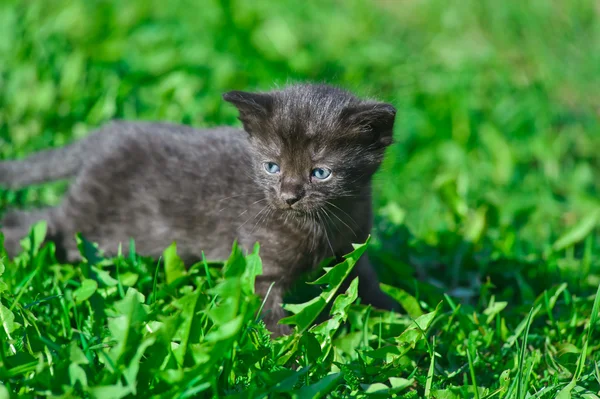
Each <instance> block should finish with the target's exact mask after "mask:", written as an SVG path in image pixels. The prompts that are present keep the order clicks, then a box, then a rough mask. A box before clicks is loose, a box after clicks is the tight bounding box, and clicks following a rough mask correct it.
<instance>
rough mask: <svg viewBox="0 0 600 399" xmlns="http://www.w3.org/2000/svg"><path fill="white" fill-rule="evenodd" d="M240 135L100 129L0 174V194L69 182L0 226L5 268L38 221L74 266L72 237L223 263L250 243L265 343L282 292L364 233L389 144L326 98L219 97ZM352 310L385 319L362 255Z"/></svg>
mask: <svg viewBox="0 0 600 399" xmlns="http://www.w3.org/2000/svg"><path fill="white" fill-rule="evenodd" d="M223 98H224V99H225V101H228V102H230V103H232V104H233V105H235V106H236V107H237V108H238V110H239V119H240V120H241V121H242V124H243V127H244V130H245V132H244V131H242V130H241V129H236V128H231V127H218V128H213V129H201V130H197V129H193V128H191V127H186V126H181V125H174V124H163V123H142V122H113V123H111V124H109V125H107V126H105V127H103V128H101V129H99V130H98V131H96V132H93V133H92V134H90V135H89V136H88V137H87V138H84V139H82V140H80V141H78V142H75V143H73V144H71V145H69V146H67V147H64V148H60V149H52V150H48V151H43V152H39V153H36V154H34V155H32V156H30V157H29V158H26V159H24V160H16V161H4V162H0V186H5V187H9V188H17V187H22V186H25V185H29V184H34V183H41V182H46V181H50V180H56V179H62V178H71V177H72V178H73V183H72V184H71V186H70V188H69V191H68V193H67V194H66V197H65V198H64V200H63V201H62V203H61V204H60V205H59V206H57V207H54V208H47V209H40V210H36V211H33V212H13V213H11V214H9V215H7V217H6V218H5V219H4V220H3V221H2V223H1V224H2V226H3V227H2V232H3V233H4V235H5V246H6V249H7V251H8V253H9V255H10V256H14V255H15V254H16V253H18V252H19V250H20V249H19V240H20V239H21V238H22V237H23V236H25V235H27V233H28V229H29V227H30V225H31V224H32V223H33V222H35V221H38V220H42V219H43V220H46V221H47V224H48V237H49V239H50V240H53V241H54V242H55V243H56V245H57V249H59V250H60V251H61V252H62V253H63V255H64V258H65V259H66V260H68V261H76V260H77V259H78V258H79V252H78V250H77V247H76V243H75V239H74V236H75V234H76V233H77V232H80V233H82V234H83V235H84V237H86V238H87V239H88V240H90V241H93V242H97V243H98V244H99V247H100V249H102V250H103V251H104V253H105V254H107V255H115V253H116V251H117V248H118V246H119V244H122V246H123V250H124V251H127V250H128V243H129V239H130V238H134V239H135V242H136V250H137V251H138V252H139V253H140V254H142V255H147V256H154V257H158V256H160V255H161V253H162V251H163V250H164V249H165V248H166V247H167V246H168V245H169V244H170V243H171V242H172V241H176V242H177V250H178V253H179V255H180V256H181V258H182V259H183V260H184V261H185V262H187V263H189V262H194V261H197V260H199V258H200V256H201V250H204V252H205V254H206V256H207V257H208V258H210V259H225V258H226V257H227V256H228V254H229V251H230V249H231V244H232V242H233V241H234V240H235V239H237V240H238V242H239V243H240V245H241V246H243V247H245V248H246V249H250V248H252V246H253V245H254V243H255V242H257V241H258V242H260V243H261V257H262V260H263V263H264V264H263V270H264V274H263V275H262V276H261V277H260V278H259V279H258V280H257V287H256V288H257V292H259V293H260V294H261V295H263V296H264V295H265V293H266V292H267V290H268V288H269V286H270V285H271V283H273V282H275V285H274V287H273V289H272V290H271V292H270V294H269V297H268V299H267V303H266V307H265V309H268V310H269V311H268V312H267V314H266V315H265V321H266V323H267V326H268V327H269V329H271V330H272V331H274V332H275V333H276V334H281V333H286V332H287V331H288V329H287V327H286V326H283V325H278V324H277V321H278V320H279V319H280V318H281V317H282V316H284V312H283V309H282V308H281V307H280V303H281V301H282V295H283V292H284V290H285V289H286V288H288V287H289V286H290V284H291V283H292V282H293V281H294V280H295V279H296V278H297V277H298V275H299V274H301V273H303V272H305V271H308V270H310V269H311V268H313V267H315V266H316V265H318V264H319V263H320V262H321V261H322V260H323V259H324V258H326V257H328V256H332V255H334V256H336V257H341V256H342V255H344V254H346V253H348V252H350V251H351V250H352V247H351V243H353V242H363V241H364V240H365V239H366V238H367V236H368V234H369V232H370V230H371V177H372V175H373V174H374V173H375V171H376V170H377V169H378V167H379V165H380V163H381V161H382V158H383V156H384V150H385V148H386V147H387V146H388V145H389V144H391V142H392V129H393V125H394V119H395V114H396V110H395V108H394V107H393V106H392V105H390V104H386V103H381V102H376V101H371V100H361V99H358V98H357V97H355V96H354V95H352V94H350V93H349V92H347V91H344V90H341V89H338V88H334V87H331V86H327V85H310V84H305V85H294V86H288V87H286V88H284V89H283V90H280V91H273V92H266V93H248V92H241V91H231V92H228V93H225V94H224V95H223ZM355 271H356V273H357V275H358V276H359V278H360V283H359V287H360V292H359V294H360V295H361V297H362V298H363V302H367V303H371V304H373V305H374V306H377V307H385V308H389V307H390V303H389V302H388V300H389V299H388V298H387V297H386V296H385V295H383V294H382V293H381V291H380V289H379V284H378V280H377V277H376V275H375V273H374V271H373V269H372V267H371V265H370V264H369V260H368V258H367V256H366V255H364V256H363V257H362V258H361V259H360V261H359V262H358V264H357V265H356V266H355Z"/></svg>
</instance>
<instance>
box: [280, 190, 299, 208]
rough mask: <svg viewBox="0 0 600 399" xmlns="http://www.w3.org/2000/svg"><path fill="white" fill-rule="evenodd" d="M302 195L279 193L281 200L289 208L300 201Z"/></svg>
mask: <svg viewBox="0 0 600 399" xmlns="http://www.w3.org/2000/svg"><path fill="white" fill-rule="evenodd" d="M301 198H302V195H301V194H300V193H298V192H284V193H281V199H282V200H284V201H285V203H286V204H288V205H289V206H292V205H294V204H295V203H296V202H298V201H300V199H301Z"/></svg>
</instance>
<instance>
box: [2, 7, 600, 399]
mask: <svg viewBox="0 0 600 399" xmlns="http://www.w3.org/2000/svg"><path fill="white" fill-rule="evenodd" d="M599 13H600V10H599V9H598V6H597V4H596V2H594V1H592V0H574V1H570V0H557V1H546V0H530V1H518V0H506V1H492V0H489V1H487V0H484V1H479V0H460V1H459V0H456V1H454V0H451V1H442V0H424V1H401V0H397V1H379V0H362V1H358V0H349V1H344V2H340V1H334V0H323V1H319V2H316V1H315V2H297V1H292V0H279V1H272V2H271V1H269V2H267V1H257V2H251V1H234V0H221V1H216V0H215V1H208V0H207V1H201V2H200V1H198V2H191V1H183V0H173V1H169V2H159V1H156V0H148V1H142V0H140V1H128V2H124V1H118V0H106V1H97V0H87V1H83V0H75V1H71V0H32V1H27V2H25V1H21V2H15V1H4V2H2V3H1V4H0V158H15V157H21V156H25V155H26V154H29V153H31V152H33V151H36V150H39V149H42V148H47V147H53V146H61V145H64V144H65V143H67V142H69V141H71V140H74V139H77V138H80V137H82V136H84V135H85V134H86V133H87V132H88V131H90V130H91V129H93V128H94V127H96V126H98V125H99V124H101V123H103V122H105V121H107V120H110V119H113V118H125V119H151V120H170V121H176V122H183V123H188V124H192V125H194V126H210V125H218V124H237V123H238V122H237V121H236V119H235V118H236V114H235V110H234V109H233V108H232V107H229V106H226V105H225V104H224V103H223V102H222V100H221V98H220V94H221V93H222V92H224V91H227V90H231V89H246V90H252V89H269V88H271V87H273V85H275V84H284V83H286V82H288V81H295V80H301V81H304V80H311V81H315V80H316V81H327V82H331V83H335V84H340V85H343V86H345V87H347V88H349V89H352V90H354V91H356V92H358V93H359V94H361V95H373V96H376V97H377V98H380V99H382V100H386V101H391V102H393V103H394V104H395V105H396V106H397V108H398V109H399V112H398V118H397V128H396V131H395V138H396V142H397V143H396V144H395V145H394V146H393V147H392V148H391V149H390V151H389V154H388V155H389V156H388V157H387V159H386V162H385V165H384V167H383V169H382V170H381V172H380V173H379V174H378V176H377V179H376V182H375V188H374V190H375V198H374V202H375V208H376V212H375V214H376V215H375V229H374V231H373V237H372V239H371V241H370V242H369V244H368V251H369V254H370V256H371V258H372V259H373V260H374V261H375V262H376V264H377V267H378V271H379V273H380V275H381V277H382V280H383V282H384V283H385V286H384V289H385V290H386V292H388V293H389V295H391V296H392V297H394V298H396V299H397V300H398V301H399V302H400V303H401V304H402V305H403V307H404V309H405V311H404V312H403V313H401V314H391V313H386V312H380V311H377V310H375V309H370V308H367V307H365V306H363V305H360V304H359V303H358V300H357V299H356V286H355V285H351V286H350V288H349V289H348V291H347V292H345V293H342V295H340V296H339V297H337V299H335V303H334V304H333V307H332V308H331V311H329V310H325V311H323V312H325V316H323V315H321V316H319V315H318V313H319V312H321V311H322V310H323V309H324V308H325V306H324V305H325V303H326V302H328V301H329V302H330V303H331V302H333V301H334V299H332V295H331V294H332V293H333V291H335V290H336V288H337V287H338V286H339V283H340V278H341V277H340V276H342V277H343V275H345V274H346V273H347V272H348V270H349V269H350V268H351V267H352V265H353V259H354V257H355V256H357V255H358V254H359V253H360V252H361V251H363V250H364V249H365V248H366V247H364V246H358V247H357V249H356V251H355V253H354V255H352V256H350V257H349V258H348V259H347V260H346V261H345V262H344V263H342V264H340V265H339V266H336V272H334V273H332V272H329V273H328V274H326V276H325V277H323V278H321V279H319V280H318V281H317V283H319V284H316V285H317V286H320V288H321V289H320V290H316V291H315V286H314V285H313V286H308V285H306V284H305V283H300V284H299V285H298V287H296V289H295V290H294V292H292V293H290V298H289V302H290V303H303V305H294V306H288V307H289V309H290V310H293V311H295V312H297V313H296V314H295V315H293V316H291V318H290V319H288V321H289V322H290V323H292V324H293V325H295V329H296V332H295V333H294V334H292V335H291V336H290V337H284V338H279V339H277V340H271V339H270V338H269V335H268V333H267V332H266V330H265V329H264V327H263V325H262V324H261V322H260V321H257V320H256V318H255V314H256V311H257V310H258V309H259V308H260V307H261V301H260V299H259V298H257V297H256V296H255V295H254V292H253V287H252V281H253V280H254V277H255V276H256V274H257V273H259V272H260V257H259V254H260V252H258V254H257V253H256V252H254V253H251V254H242V253H241V252H240V251H239V250H237V249H235V248H234V250H233V251H232V256H231V258H230V259H229V260H228V261H226V262H225V264H224V265H222V264H212V263H210V264H205V263H199V264H196V265H185V267H184V265H182V264H181V262H180V261H179V259H178V258H177V256H176V249H175V248H174V247H171V248H168V249H165V254H164V256H163V259H162V260H161V261H160V262H159V261H158V260H155V259H145V258H142V257H140V256H138V255H137V254H135V253H131V254H129V253H127V254H123V255H122V256H119V257H117V258H115V259H101V258H98V257H97V256H96V254H95V253H94V251H93V247H92V246H90V245H89V243H86V242H85V241H84V240H80V244H81V245H80V248H81V251H82V253H83V254H84V255H85V258H86V259H87V260H86V261H84V262H83V263H81V264H77V265H68V264H59V263H57V261H56V260H55V257H54V252H53V251H54V249H53V246H52V245H46V246H44V247H40V244H39V243H40V242H41V239H42V236H43V233H44V228H43V226H42V225H40V226H37V227H36V229H34V230H33V231H32V234H31V236H30V238H29V239H26V240H25V241H24V252H23V254H21V255H20V256H19V257H18V258H17V259H15V260H14V261H11V260H8V259H7V258H6V257H4V258H3V260H2V262H1V263H0V398H2V399H4V398H7V397H11V398H12V397H54V398H58V397H62V398H75V397H97V398H104V397H110V398H118V397H127V396H129V397H135V396H139V397H146V398H148V397H156V398H187V397H267V396H268V397H274V398H275V397H296V398H313V397H334V398H342V397H382V398H383V397H393V395H396V397H398V398H437V399H442V398H449V399H450V398H480V399H483V398H516V399H521V398H555V397H558V398H561V399H565V398H586V399H592V398H598V397H600V393H599V391H600V322H599V321H598V314H599V306H600V304H599V301H600V299H599V298H600V296H599V294H598V287H599V286H600V229H599V222H600V178H599V176H600V94H599V93H600V15H599ZM65 188H66V183H64V182H62V183H53V184H48V185H44V186H40V187H32V188H29V189H26V190H19V191H1V190H0V212H3V211H4V210H6V209H7V208H9V207H32V206H37V205H40V204H56V203H57V202H58V201H60V197H61V195H62V193H64V190H65ZM232 244H233V243H232ZM323 273H324V272H322V271H321V272H317V274H316V276H315V278H316V277H318V276H319V275H322V274H323ZM314 292H316V293H315V294H312V293H314ZM217 305H218V306H217ZM326 312H329V313H326ZM315 320H317V321H316V322H315ZM315 323H317V324H315Z"/></svg>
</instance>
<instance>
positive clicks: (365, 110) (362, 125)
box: [343, 103, 396, 146]
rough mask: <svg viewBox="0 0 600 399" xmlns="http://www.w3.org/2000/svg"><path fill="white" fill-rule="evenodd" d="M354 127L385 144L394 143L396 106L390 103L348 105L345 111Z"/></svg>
mask: <svg viewBox="0 0 600 399" xmlns="http://www.w3.org/2000/svg"><path fill="white" fill-rule="evenodd" d="M343 114H344V116H345V117H346V118H347V120H348V121H349V123H350V125H351V126H352V127H355V128H358V129H359V130H360V131H361V132H362V133H363V134H368V135H370V136H371V140H373V141H376V142H378V143H379V144H381V145H383V146H388V145H390V144H392V140H393V139H392V134H393V131H394V121H395V119H396V108H394V106H393V105H391V104H388V103H364V104H360V105H356V106H351V107H348V108H346V109H345V110H344V112H343Z"/></svg>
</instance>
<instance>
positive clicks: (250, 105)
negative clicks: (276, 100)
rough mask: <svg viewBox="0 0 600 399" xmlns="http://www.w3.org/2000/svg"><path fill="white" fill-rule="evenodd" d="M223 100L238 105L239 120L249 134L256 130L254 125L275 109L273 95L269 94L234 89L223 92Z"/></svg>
mask: <svg viewBox="0 0 600 399" xmlns="http://www.w3.org/2000/svg"><path fill="white" fill-rule="evenodd" d="M223 100H225V101H227V102H229V103H232V104H233V105H235V106H236V108H237V109H238V111H239V112H240V116H239V120H240V121H242V124H243V125H244V129H245V130H246V132H248V133H249V134H252V131H253V130H254V129H253V125H254V124H258V123H259V122H260V121H261V120H262V119H264V118H266V117H268V116H269V115H270V114H271V110H272V109H273V97H272V96H271V95H269V94H263V93H249V92H245V91H239V90H233V91H230V92H227V93H225V94H223Z"/></svg>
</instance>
